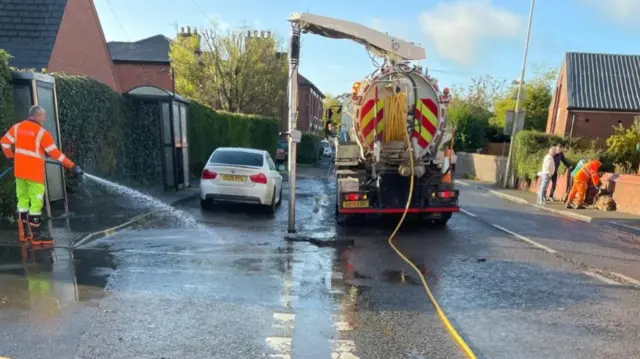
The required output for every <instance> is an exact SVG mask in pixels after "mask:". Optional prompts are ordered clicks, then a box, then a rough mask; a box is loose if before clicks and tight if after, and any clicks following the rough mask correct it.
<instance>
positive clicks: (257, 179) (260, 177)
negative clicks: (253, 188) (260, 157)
mask: <svg viewBox="0 0 640 359" xmlns="http://www.w3.org/2000/svg"><path fill="white" fill-rule="evenodd" d="M249 179H250V180H251V182H253V183H262V184H266V183H267V176H265V175H264V173H258V174H257V175H252V176H249Z"/></svg>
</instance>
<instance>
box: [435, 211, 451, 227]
mask: <svg viewBox="0 0 640 359" xmlns="http://www.w3.org/2000/svg"><path fill="white" fill-rule="evenodd" d="M450 219H451V213H443V214H442V218H438V219H433V220H431V221H432V222H431V224H432V226H433V227H434V228H439V229H442V228H445V227H447V222H449V220H450Z"/></svg>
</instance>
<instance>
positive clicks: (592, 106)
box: [565, 52, 640, 112]
mask: <svg viewBox="0 0 640 359" xmlns="http://www.w3.org/2000/svg"><path fill="white" fill-rule="evenodd" d="M565 62H566V63H565V64H566V74H567V94H568V100H569V101H568V107H569V109H581V110H603V111H628V112H637V111H640V56H637V55H614V54H590V53H577V52H568V53H567V54H566V56H565Z"/></svg>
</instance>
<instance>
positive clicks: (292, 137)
mask: <svg viewBox="0 0 640 359" xmlns="http://www.w3.org/2000/svg"><path fill="white" fill-rule="evenodd" d="M299 61H300V24H299V23H296V22H292V23H291V42H290V44H289V126H288V129H287V139H288V142H289V163H288V165H289V166H288V167H289V224H288V226H287V232H288V233H290V234H293V233H296V157H297V144H298V142H300V132H299V131H298V130H296V122H297V117H298V103H297V101H298V63H299Z"/></svg>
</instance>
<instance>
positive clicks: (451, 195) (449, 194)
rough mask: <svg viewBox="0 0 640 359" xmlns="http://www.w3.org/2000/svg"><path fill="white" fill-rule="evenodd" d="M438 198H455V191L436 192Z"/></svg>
mask: <svg viewBox="0 0 640 359" xmlns="http://www.w3.org/2000/svg"><path fill="white" fill-rule="evenodd" d="M438 197H440V198H445V199H448V198H455V197H456V191H440V192H438Z"/></svg>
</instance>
